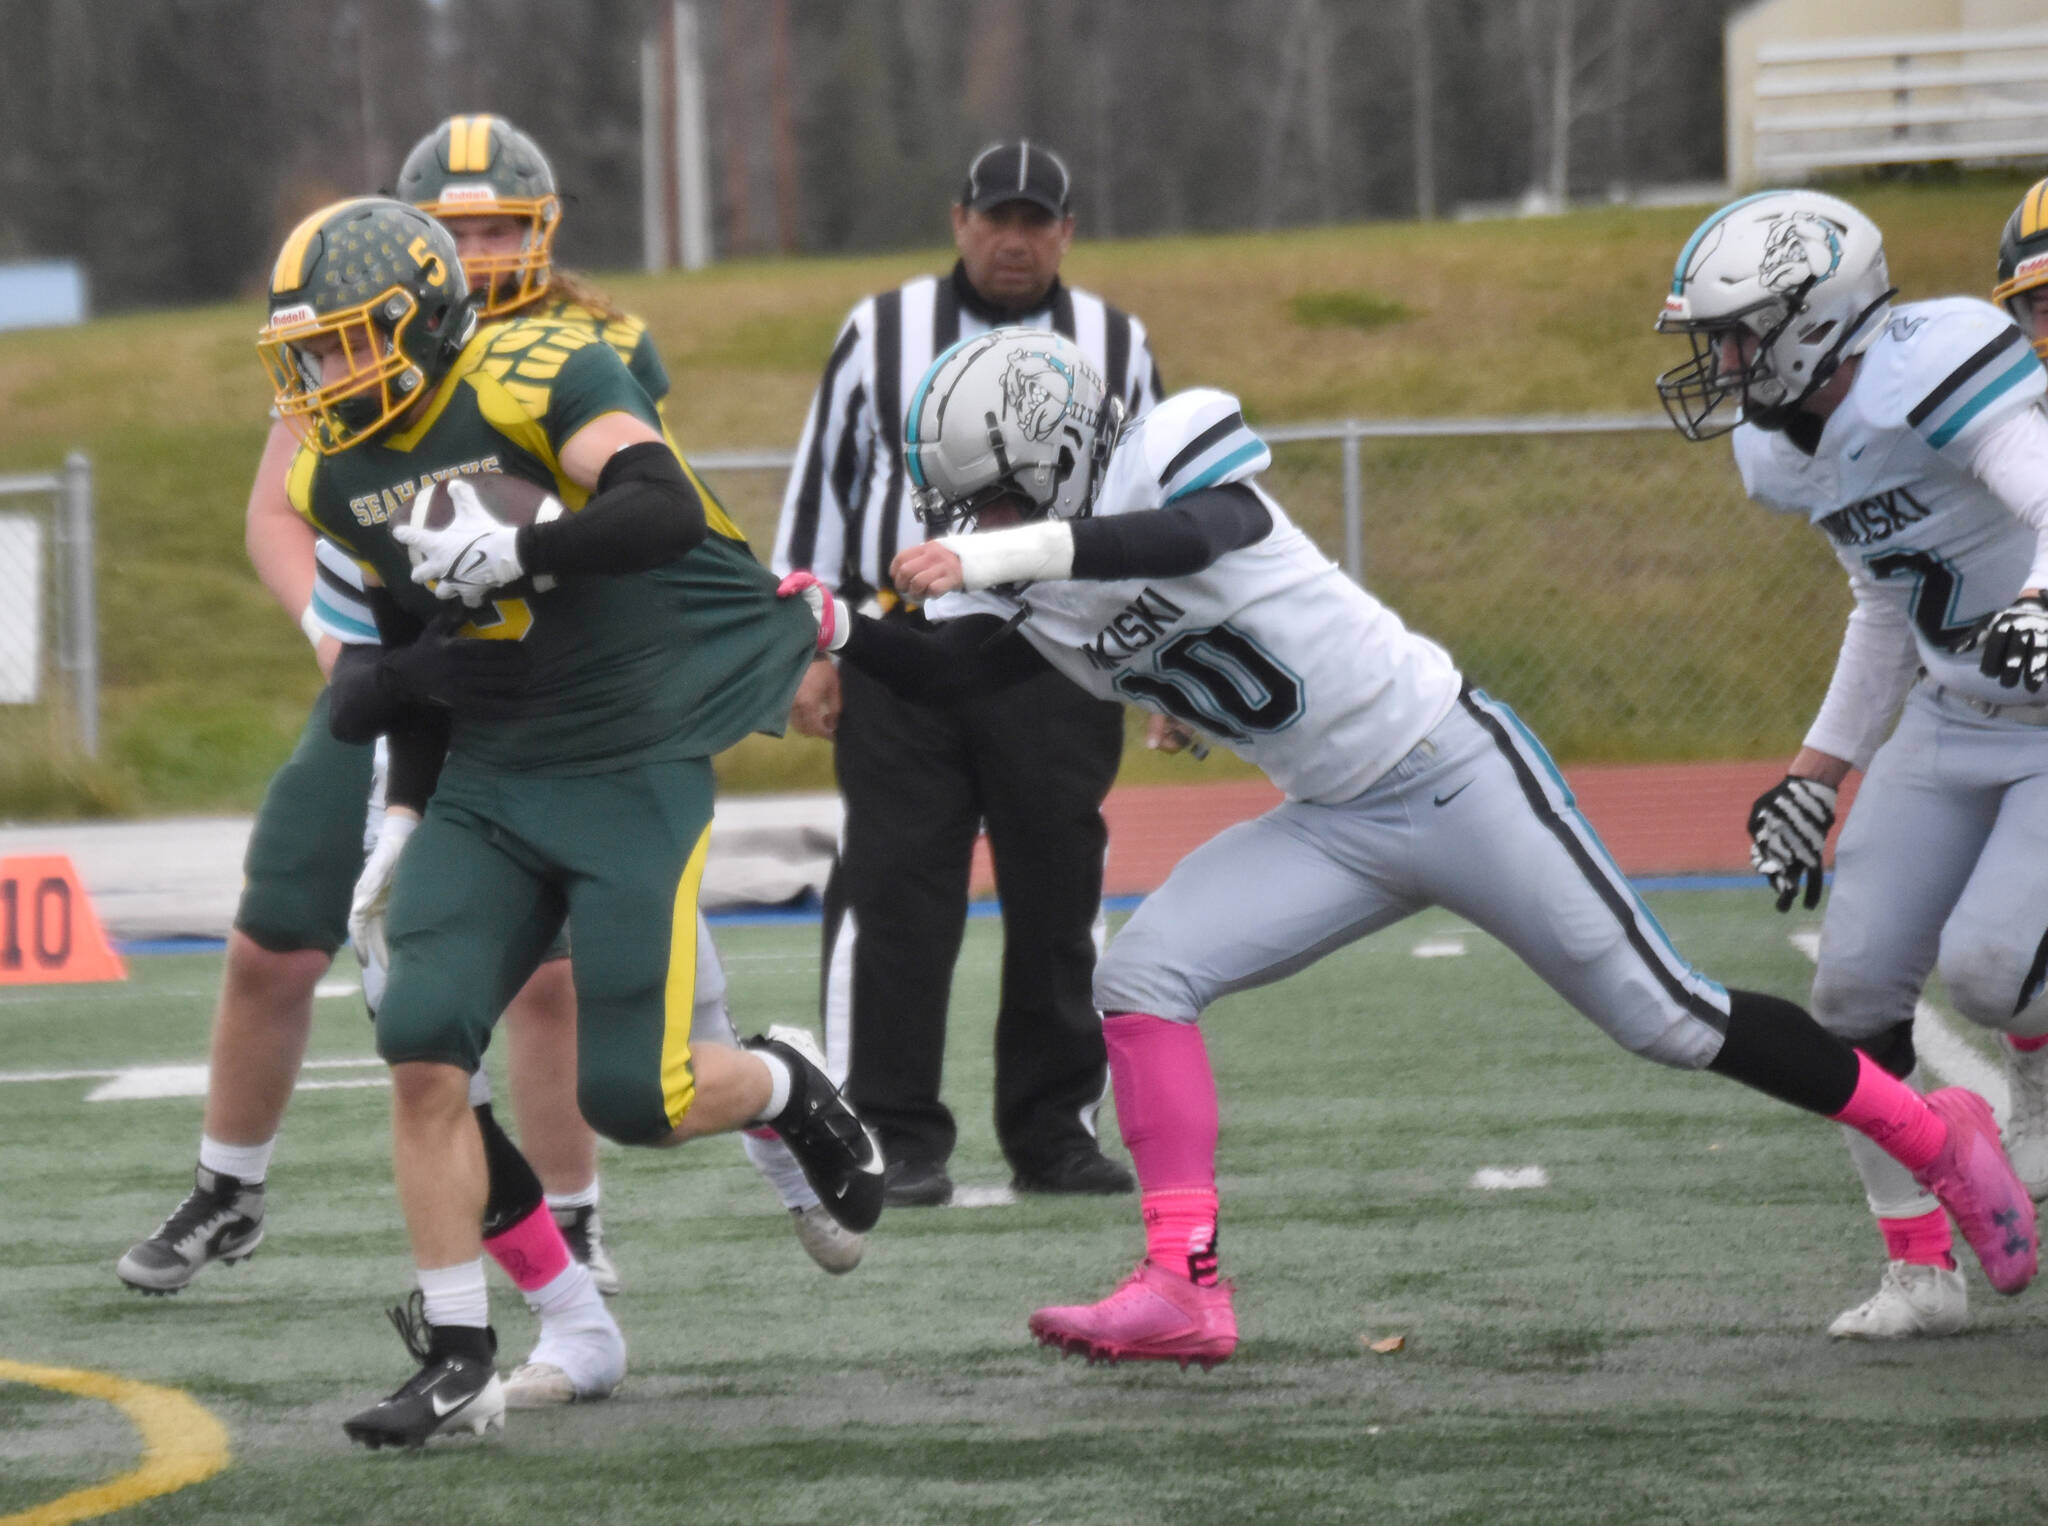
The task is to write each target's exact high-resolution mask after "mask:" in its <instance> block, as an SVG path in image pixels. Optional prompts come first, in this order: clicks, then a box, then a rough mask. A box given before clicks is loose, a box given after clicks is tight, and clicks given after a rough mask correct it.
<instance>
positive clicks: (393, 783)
mask: <svg viewBox="0 0 2048 1526" xmlns="http://www.w3.org/2000/svg"><path fill="white" fill-rule="evenodd" d="M449 724H450V717H449V714H448V712H447V711H446V710H430V709H427V708H426V707H424V706H417V705H416V706H414V707H412V708H411V709H409V710H407V711H406V712H405V713H404V714H403V715H402V716H400V718H399V720H398V723H397V724H396V725H394V726H393V727H392V728H391V729H390V731H388V732H386V733H385V735H386V737H387V739H388V741H389V745H390V748H391V763H390V767H388V768H387V769H386V770H385V771H384V804H385V805H386V806H387V807H388V806H394V805H402V806H405V807H406V808H407V809H409V810H412V811H415V812H420V813H424V812H425V811H426V808H427V802H428V801H429V800H431V799H433V798H434V786H435V785H436V784H438V783H440V781H441V764H442V762H443V761H444V760H445V759H446V758H447V756H448V728H449Z"/></svg>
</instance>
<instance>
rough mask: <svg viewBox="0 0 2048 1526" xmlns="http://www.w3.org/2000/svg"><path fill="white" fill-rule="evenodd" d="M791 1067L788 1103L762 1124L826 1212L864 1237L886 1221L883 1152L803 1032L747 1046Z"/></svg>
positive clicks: (785, 1032)
mask: <svg viewBox="0 0 2048 1526" xmlns="http://www.w3.org/2000/svg"><path fill="white" fill-rule="evenodd" d="M744 1047H745V1048H748V1049H753V1050H766V1051H769V1052H772V1053H773V1054H774V1055H775V1056H776V1057H777V1058H779V1059H780V1060H782V1061H783V1063H784V1064H786V1065H787V1066H788V1067H789V1075H790V1086H789V1103H788V1105H787V1106H785V1107H784V1108H783V1110H782V1111H781V1112H780V1113H779V1114H777V1115H776V1116H775V1117H773V1118H769V1119H765V1120H763V1121H764V1122H766V1123H767V1125H768V1126H769V1127H770V1128H772V1129H773V1130H775V1135H776V1137H777V1138H778V1139H780V1140H781V1141H782V1142H783V1143H784V1144H786V1145H788V1146H789V1151H790V1154H792V1155H794V1156H795V1157H796V1162H797V1164H798V1165H799V1166H801V1167H802V1168H803V1173H804V1180H805V1181H807V1182H809V1183H810V1184H811V1190H812V1191H813V1192H815V1193H817V1194H818V1201H819V1202H820V1203H821V1204H822V1205H823V1206H824V1209H825V1211H826V1212H827V1213H829V1214H830V1215H832V1217H833V1218H834V1219H836V1220H837V1221H838V1222H839V1223H840V1224H841V1225H842V1226H843V1227H844V1228H846V1229H849V1230H852V1231H853V1233H855V1234H857V1235H864V1234H866V1233H867V1232H868V1231H869V1230H871V1229H873V1228H874V1227H875V1221H876V1220H877V1219H879V1218H881V1216H882V1147H881V1144H880V1143H879V1142H878V1141H877V1140H876V1138H875V1136H874V1135H873V1134H872V1133H871V1132H870V1131H869V1130H868V1128H867V1126H866V1125H865V1124H863V1123H862V1122H861V1121H860V1115H859V1114H857V1113H855V1112H854V1110H853V1108H852V1106H851V1105H850V1104H849V1103H848V1102H847V1100H846V1099H845V1098H844V1097H842V1096H841V1095H840V1094H839V1088H838V1087H836V1086H834V1085H833V1084H832V1079H831V1077H830V1076H828V1075H827V1074H826V1073H825V1057H824V1056H823V1055H821V1054H819V1053H818V1046H817V1044H816V1043H815V1042H813V1040H812V1038H811V1036H810V1034H808V1033H806V1032H805V1031H804V1030H803V1029H801V1028H786V1027H775V1028H770V1029H769V1030H768V1032H767V1034H766V1035H765V1036H761V1037H756V1038H751V1039H748V1040H747V1041H746V1044H745V1046H744Z"/></svg>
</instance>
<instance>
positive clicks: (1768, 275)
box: [1756, 212, 1844, 292]
mask: <svg viewBox="0 0 2048 1526" xmlns="http://www.w3.org/2000/svg"><path fill="white" fill-rule="evenodd" d="M1843 231H1844V230H1843V229H1842V228H1841V226H1840V225H1839V224H1837V223H1833V222H1830V221H1829V220H1828V219H1827V218H1825V217H1821V216H1819V215H1818V214H1817V213H1813V212H1793V213H1789V214H1787V215H1786V216H1784V217H1780V218H1776V219H1774V220H1773V221H1772V223H1771V228H1770V231H1769V232H1768V233H1767V234H1765V236H1764V257H1763V260H1762V262H1761V263H1760V264H1758V266H1757V271H1756V275H1757V279H1758V280H1759V281H1760V282H1762V283H1763V286H1764V289H1765V290H1766V291H1776V292H1786V291H1794V290H1797V289H1798V288H1800V287H1804V286H1810V285H1813V284H1815V283H1817V282H1820V281H1825V280H1826V279H1827V278H1828V277H1829V276H1831V275H1833V274H1834V273H1835V268H1836V267H1837V266H1839V265H1840V264H1841V263H1842V240H1841V237H1840V235H1841V233H1842V232H1843Z"/></svg>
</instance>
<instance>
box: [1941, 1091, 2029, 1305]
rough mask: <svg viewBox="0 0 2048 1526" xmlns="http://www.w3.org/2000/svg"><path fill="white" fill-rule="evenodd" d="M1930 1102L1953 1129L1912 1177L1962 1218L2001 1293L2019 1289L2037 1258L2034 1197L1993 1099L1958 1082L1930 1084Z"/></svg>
mask: <svg viewBox="0 0 2048 1526" xmlns="http://www.w3.org/2000/svg"><path fill="white" fill-rule="evenodd" d="M1927 1105H1928V1107H1930V1108H1932V1109H1933V1110H1934V1112H1935V1113H1936V1114H1938V1115H1939V1116H1940V1118H1941V1120H1942V1122H1943V1123H1946V1124H1947V1125H1948V1136H1947V1138H1945V1139H1944V1140H1943V1141H1942V1144H1941V1153H1940V1154H1939V1155H1937V1156H1936V1157H1935V1158H1934V1160H1933V1161H1932V1163H1930V1164H1929V1165H1928V1166H1927V1168H1926V1169H1925V1170H1923V1171H1915V1172H1914V1173H1913V1179H1914V1180H1915V1181H1917V1182H1918V1183H1919V1184H1920V1185H1921V1186H1923V1187H1925V1188H1926V1189H1927V1190H1928V1191H1929V1192H1931V1193H1933V1194H1934V1195H1935V1197H1936V1198H1938V1199H1939V1200H1940V1202H1941V1206H1942V1207H1944V1208H1946V1209H1947V1210H1948V1212H1949V1217H1950V1218H1952V1219H1954V1220H1955V1221H1956V1228H1957V1229H1959V1230H1961V1231H1962V1235H1963V1238H1964V1239H1965V1240H1966V1241H1968V1242H1969V1245H1970V1249H1971V1250H1973V1251H1975V1252H1976V1253H1977V1260H1978V1261H1979V1262H1981V1263H1982V1264H1983V1267H1984V1280H1985V1281H1987V1282H1989V1283H1990V1284H1991V1285H1992V1286H1993V1287H1994V1288H1996V1289H1998V1291H1999V1292H2001V1293H2017V1292H2019V1291H2020V1289H2022V1288H2024V1287H2025V1286H2026V1285H2027V1284H2028V1283H2030V1282H2032V1281H2033V1280H2034V1272H2035V1270H2036V1267H2037V1266H2038V1247H2037V1245H2036V1236H2035V1230H2034V1200H2033V1198H2031V1197H2029V1196H2028V1195H2027V1189H2026V1188H2025V1186H2023V1185H2022V1184H2021V1182H2020V1179H2019V1177H2017V1176H2016V1175H2014V1174H2013V1169H2012V1162H2011V1161H2009V1160H2007V1159H2006V1158H2005V1151H2004V1149H2003V1148H2002V1147H2001V1146H2000V1145H1999V1143H1998V1124H1997V1123H1996V1122H1995V1121H1994V1120H1993V1118H1992V1116H1991V1105H1990V1104H1989V1103H1988V1102H1986V1101H1985V1100H1984V1099H1983V1098H1982V1097H1980V1096H1978V1095H1977V1094H1976V1093H1975V1092H1973V1091H1967V1090H1965V1089H1964V1088H1962V1087H1960V1086H1944V1087H1943V1088H1942V1089H1941V1090H1940V1091H1935V1092H1929V1093H1928V1094H1927Z"/></svg>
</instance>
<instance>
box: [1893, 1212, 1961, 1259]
mask: <svg viewBox="0 0 2048 1526" xmlns="http://www.w3.org/2000/svg"><path fill="white" fill-rule="evenodd" d="M1877 1231H1878V1233H1879V1234H1881V1235H1883V1236H1884V1253H1885V1255H1886V1256H1888V1257H1889V1258H1890V1259H1891V1260H1893V1261H1912V1262H1916V1263H1917V1264H1919V1265H1921V1266H1946V1267H1954V1266H1955V1264H1956V1258H1955V1257H1954V1256H1951V1255H1950V1254H1949V1245H1950V1239H1949V1231H1948V1215H1947V1214H1945V1213H1943V1212H1942V1211H1941V1210H1940V1209H1939V1208H1937V1209H1935V1210H1934V1212H1932V1213H1923V1214H1921V1215H1919V1216H1918V1217H1917V1218H1911V1219H1879V1220H1878V1221H1877Z"/></svg>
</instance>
